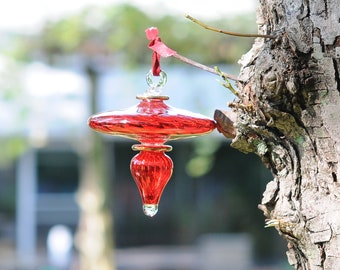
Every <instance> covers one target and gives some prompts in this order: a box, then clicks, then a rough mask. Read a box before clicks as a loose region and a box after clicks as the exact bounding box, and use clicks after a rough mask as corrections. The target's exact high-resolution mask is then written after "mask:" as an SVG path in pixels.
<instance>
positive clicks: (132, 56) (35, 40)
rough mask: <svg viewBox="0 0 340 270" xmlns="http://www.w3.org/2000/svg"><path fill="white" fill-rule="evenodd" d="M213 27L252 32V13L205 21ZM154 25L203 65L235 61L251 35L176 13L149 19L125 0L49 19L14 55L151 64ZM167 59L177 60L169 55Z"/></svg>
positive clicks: (172, 44) (168, 41) (173, 45)
mask: <svg viewBox="0 0 340 270" xmlns="http://www.w3.org/2000/svg"><path fill="white" fill-rule="evenodd" d="M206 23H207V24H210V25H212V26H214V27H218V28H221V29H227V30H230V31H238V32H242V33H256V23H255V14H250V15H244V16H233V17H230V18H226V19H219V20H212V21H208V22H207V21H206ZM151 26H156V27H158V29H159V31H160V36H161V38H162V40H163V41H164V42H165V43H166V44H167V45H168V46H169V47H170V48H172V49H174V50H176V51H177V52H178V53H179V54H182V55H184V56H186V57H189V58H192V59H193V60H196V61H199V62H202V63H205V64H208V65H209V64H216V63H235V62H236V61H237V60H238V59H239V58H240V56H241V55H242V54H243V53H245V52H246V51H248V50H249V48H250V46H251V44H252V43H253V39H252V38H235V37H230V36H226V35H223V34H218V33H213V32H210V31H208V30H205V29H203V28H201V27H200V26H198V25H196V24H194V23H192V22H190V21H188V20H187V19H185V18H184V17H183V18H180V17H176V16H170V15H169V16H164V17H161V18H159V17H157V18H154V17H151V16H148V15H147V14H145V13H143V12H142V11H141V10H139V9H138V8H136V7H134V6H132V5H128V4H124V5H119V6H113V7H111V8H105V9H103V8H98V7H89V8H87V9H85V10H83V11H82V12H81V13H79V14H76V15H72V16H69V17H65V18H64V19H62V20H60V21H56V22H47V23H46V25H45V27H44V28H43V30H42V31H41V32H40V33H39V34H38V35H36V36H31V37H28V36H23V37H22V39H24V40H25V42H21V44H25V45H26V46H25V47H24V46H18V53H17V57H19V58H21V59H23V60H27V59H34V57H35V55H36V54H37V52H40V53H41V52H43V53H44V54H45V55H46V56H47V58H49V59H51V58H53V57H54V56H56V55H65V54H66V55H67V54H82V55H85V56H87V57H89V56H90V57H92V56H95V55H98V54H101V55H105V56H111V57H113V58H114V59H115V60H116V61H118V60H120V61H119V64H122V63H124V64H127V65H129V66H136V65H139V64H146V63H147V64H148V63H150V56H151V52H150V50H149V49H148V48H147V44H148V40H147V39H146V37H145V32H144V31H145V29H146V28H148V27H151ZM170 61H175V60H173V59H171V60H170Z"/></svg>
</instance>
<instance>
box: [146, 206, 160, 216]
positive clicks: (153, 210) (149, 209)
mask: <svg viewBox="0 0 340 270" xmlns="http://www.w3.org/2000/svg"><path fill="white" fill-rule="evenodd" d="M143 211H144V214H145V215H146V216H149V217H153V216H154V215H156V214H157V212H158V204H143Z"/></svg>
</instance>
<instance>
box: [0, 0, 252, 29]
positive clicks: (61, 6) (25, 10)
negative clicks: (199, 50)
mask: <svg viewBox="0 0 340 270" xmlns="http://www.w3.org/2000/svg"><path fill="white" fill-rule="evenodd" d="M121 2H127V3H131V4H135V5H136V6H138V7H141V8H142V9H143V10H144V11H147V12H149V13H150V14H153V13H154V14H155V15H161V14H162V13H163V14H166V13H171V14H175V15H178V16H183V14H190V15H192V16H194V17H197V18H202V19H204V18H212V17H220V16H228V15H231V14H240V13H246V12H251V11H254V10H255V9H256V5H257V2H258V0H203V1H201V0H171V1H169V0H28V1H23V0H9V1H4V3H2V4H1V8H0V30H7V31H20V32H26V31H29V32H31V31H33V32H34V31H36V30H38V29H39V26H40V25H42V23H43V22H44V21H45V20H46V19H47V18H49V19H52V18H54V19H57V18H60V17H62V16H65V15H67V14H72V13H76V12H78V11H80V10H81V9H83V8H84V7H86V6H87V5H93V4H96V5H100V6H105V5H113V4H117V3H121ZM160 13H161V14H160Z"/></svg>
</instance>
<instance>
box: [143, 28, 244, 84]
mask: <svg viewBox="0 0 340 270" xmlns="http://www.w3.org/2000/svg"><path fill="white" fill-rule="evenodd" d="M145 33H146V37H147V38H148V40H150V43H149V46H148V47H149V48H150V49H151V50H153V54H152V69H151V70H152V74H153V75H154V76H159V74H160V72H161V71H162V70H161V67H160V57H161V56H162V57H169V56H173V57H175V58H177V59H179V60H181V61H182V62H184V63H187V64H189V65H192V66H195V67H197V68H200V69H203V70H205V71H208V72H210V73H213V74H215V75H219V76H221V77H223V78H228V79H231V80H233V81H237V78H236V77H235V76H233V75H230V74H228V73H225V72H222V71H220V70H216V68H215V69H214V68H211V67H207V66H205V65H203V64H201V63H198V62H195V61H193V60H191V59H189V58H186V57H184V56H182V55H180V54H178V53H177V52H176V51H174V50H172V49H170V48H169V47H168V46H166V45H165V44H164V43H163V42H162V41H161V39H160V37H159V36H158V29H157V28H156V27H150V28H148V29H146V30H145Z"/></svg>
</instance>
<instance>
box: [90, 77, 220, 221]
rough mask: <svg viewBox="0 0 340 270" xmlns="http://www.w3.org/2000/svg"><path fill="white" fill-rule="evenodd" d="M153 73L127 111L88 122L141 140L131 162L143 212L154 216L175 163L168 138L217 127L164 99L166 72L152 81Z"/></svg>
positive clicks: (97, 129)
mask: <svg viewBox="0 0 340 270" xmlns="http://www.w3.org/2000/svg"><path fill="white" fill-rule="evenodd" d="M151 76H152V75H151V72H149V73H148V74H147V83H148V85H149V87H150V88H149V89H148V90H147V91H146V92H145V93H144V94H143V95H140V96H137V99H139V100H140V102H139V103H138V104H137V105H135V106H133V107H131V108H128V109H126V110H120V111H109V112H103V113H99V114H96V115H93V116H91V117H90V118H89V120H88V124H89V126H90V127H91V128H92V129H94V130H95V131H98V132H101V133H106V134H109V135H116V136H123V137H127V138H131V139H134V140H137V141H139V142H140V144H135V145H133V146H132V149H133V150H135V151H140V152H139V153H138V154H137V155H135V156H134V157H133V158H132V160H131V163H130V170H131V174H132V177H133V179H134V180H135V182H136V185H137V187H138V189H139V193H140V196H141V199H142V203H143V211H144V214H145V215H147V216H150V217H152V216H154V215H155V214H156V213H157V211H158V204H159V201H160V198H161V195H162V192H163V190H164V188H165V186H166V184H167V183H168V181H169V179H170V177H171V175H172V171H173V162H172V160H171V158H170V157H169V156H167V155H166V154H165V152H168V151H171V150H172V147H171V146H169V145H165V143H166V142H167V141H170V140H177V139H184V138H188V137H195V136H199V135H203V134H207V133H210V132H211V131H213V130H214V129H215V127H216V123H215V121H214V120H212V119H210V118H208V117H205V116H203V115H201V114H197V113H192V112H189V111H186V110H181V109H177V108H174V107H171V106H169V105H167V104H166V103H165V102H164V101H165V100H168V99H169V97H168V96H164V95H161V87H163V86H164V84H165V83H166V74H165V73H164V72H163V71H162V72H161V73H160V80H159V82H158V83H157V84H155V83H153V81H152V78H151Z"/></svg>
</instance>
